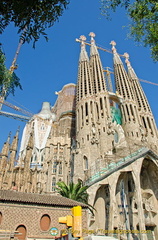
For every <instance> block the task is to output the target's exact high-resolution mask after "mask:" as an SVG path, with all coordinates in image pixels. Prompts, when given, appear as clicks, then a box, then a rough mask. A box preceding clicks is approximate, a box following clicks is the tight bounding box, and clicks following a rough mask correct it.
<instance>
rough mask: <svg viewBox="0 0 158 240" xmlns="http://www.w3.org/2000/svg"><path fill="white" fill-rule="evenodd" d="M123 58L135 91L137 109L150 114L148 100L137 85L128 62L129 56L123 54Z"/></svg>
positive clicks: (136, 79) (136, 78)
mask: <svg viewBox="0 0 158 240" xmlns="http://www.w3.org/2000/svg"><path fill="white" fill-rule="evenodd" d="M124 57H125V63H126V64H127V69H128V75H129V78H130V80H131V81H132V85H133V89H134V90H135V96H136V100H137V103H138V107H139V109H142V110H144V111H145V112H147V111H148V112H150V113H151V109H150V105H149V103H148V100H147V98H146V96H145V93H144V91H143V89H142V87H141V85H140V83H139V79H138V77H137V75H136V73H135V71H134V69H133V67H132V66H131V63H130V61H129V54H128V53H124Z"/></svg>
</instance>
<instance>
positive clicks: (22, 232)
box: [15, 225, 27, 240]
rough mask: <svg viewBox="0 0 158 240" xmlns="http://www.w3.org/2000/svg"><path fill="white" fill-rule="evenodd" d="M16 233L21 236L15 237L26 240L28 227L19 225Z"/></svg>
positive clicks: (16, 235)
mask: <svg viewBox="0 0 158 240" xmlns="http://www.w3.org/2000/svg"><path fill="white" fill-rule="evenodd" d="M16 231H17V232H18V233H19V234H15V237H16V238H17V239H21V240H25V239H26V234H27V230H26V227H25V226H24V225H19V226H18V227H17V228H16Z"/></svg>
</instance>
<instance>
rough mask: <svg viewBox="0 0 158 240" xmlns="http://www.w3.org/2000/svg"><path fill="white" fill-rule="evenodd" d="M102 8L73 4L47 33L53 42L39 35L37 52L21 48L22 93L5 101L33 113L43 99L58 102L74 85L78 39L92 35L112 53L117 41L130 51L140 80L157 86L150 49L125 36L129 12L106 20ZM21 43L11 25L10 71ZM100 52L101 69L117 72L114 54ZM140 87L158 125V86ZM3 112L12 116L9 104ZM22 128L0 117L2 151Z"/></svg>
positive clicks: (80, 0) (80, 1)
mask: <svg viewBox="0 0 158 240" xmlns="http://www.w3.org/2000/svg"><path fill="white" fill-rule="evenodd" d="M99 8H100V2H99V0H71V3H70V4H69V6H68V9H67V10H65V12H64V14H63V16H62V17H60V19H59V22H57V23H56V24H55V25H54V26H53V27H52V28H51V29H49V30H47V31H46V32H47V33H48V37H49V42H46V41H45V39H44V38H43V37H41V39H40V40H39V41H38V42H37V44H36V48H35V49H33V48H32V45H31V44H27V43H25V44H24V45H23V46H22V48H21V51H20V54H19V57H18V61H17V63H18V69H17V70H16V74H17V76H18V77H19V78H20V81H21V84H22V87H23V91H21V90H16V92H15V96H14V97H13V96H9V97H8V99H7V101H9V102H11V103H13V104H15V105H18V104H20V105H21V106H24V107H25V108H27V109H29V111H31V112H33V113H35V114H36V113H38V112H39V111H40V108H41V105H42V102H44V101H48V102H50V104H51V105H52V106H53V105H54V103H55V100H56V95H55V91H59V90H61V89H62V87H63V85H65V84H67V83H76V81H77V69H78V59H79V52H80V44H79V43H77V42H76V41H75V39H76V38H79V37H80V35H85V36H86V37H87V41H89V40H90V38H89V36H88V35H89V33H90V32H94V33H95V34H96V37H95V40H96V43H97V44H98V45H100V46H102V47H103V48H106V49H110V48H111V46H110V45H109V43H110V42H111V40H115V41H116V43H117V46H116V48H117V50H118V52H119V53H121V54H123V53H124V52H128V53H129V55H130V61H131V63H132V66H133V68H134V69H135V71H136V73H137V76H138V77H139V78H140V79H144V80H147V81H151V82H155V83H158V77H157V76H158V63H154V62H153V60H152V59H151V57H150V50H149V49H148V48H145V47H143V46H138V45H137V44H136V43H135V42H134V41H133V40H132V39H128V38H127V33H128V27H124V26H128V24H129V20H128V17H127V16H126V14H125V11H124V10H122V9H119V11H117V12H116V13H113V14H112V15H111V16H112V21H108V20H106V19H105V17H103V16H101V11H100V9H99ZM18 39H19V36H18V35H17V29H15V28H14V27H13V26H9V27H8V28H7V29H6V30H5V32H4V33H3V35H2V36H1V42H2V44H3V50H4V52H5V55H6V58H7V60H6V64H7V67H8V68H9V67H10V65H11V62H12V60H13V57H14V55H15V52H16V48H17V45H18ZM87 51H89V48H88V46H87ZM100 54H101V59H102V63H103V66H104V67H107V66H108V67H111V68H113V62H112V54H110V53H106V52H103V51H102V52H100ZM123 61H124V60H123ZM142 86H143V89H144V91H145V93H146V95H147V97H148V100H149V103H150V106H151V108H152V110H153V114H154V116H155V119H156V122H157V123H158V111H157V108H158V107H157V102H156V99H157V94H158V86H154V85H151V84H147V83H142ZM2 110H3V111H8V112H14V111H13V110H11V109H9V108H8V107H5V106H4V107H3V109H2ZM16 113H18V112H16ZM24 125H25V123H23V122H21V121H18V120H14V119H10V118H6V117H4V116H0V128H1V129H0V148H2V146H3V143H4V142H5V141H6V139H7V136H8V133H9V132H10V131H11V132H12V136H13V135H14V134H15V132H16V130H17V128H18V126H20V128H21V130H20V131H21V133H22V129H23V127H24Z"/></svg>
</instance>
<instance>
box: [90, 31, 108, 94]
mask: <svg viewBox="0 0 158 240" xmlns="http://www.w3.org/2000/svg"><path fill="white" fill-rule="evenodd" d="M89 36H90V37H91V49H90V67H91V76H92V85H93V89H94V93H95V94H97V93H99V92H104V91H106V83H105V78H104V73H103V66H102V63H101V59H100V56H99V53H98V49H97V46H96V44H95V40H94V37H95V33H93V32H90V34H89Z"/></svg>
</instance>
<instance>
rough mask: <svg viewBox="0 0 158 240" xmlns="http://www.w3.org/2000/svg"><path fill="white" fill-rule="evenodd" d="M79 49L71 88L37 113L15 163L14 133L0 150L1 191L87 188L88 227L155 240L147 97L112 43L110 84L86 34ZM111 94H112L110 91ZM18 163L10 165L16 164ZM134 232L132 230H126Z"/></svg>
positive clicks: (156, 161)
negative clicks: (73, 184) (76, 184)
mask: <svg viewBox="0 0 158 240" xmlns="http://www.w3.org/2000/svg"><path fill="white" fill-rule="evenodd" d="M90 37H91V44H90V45H91V46H90V56H88V53H87V51H86V43H85V40H86V38H85V37H84V36H81V37H80V40H79V41H80V42H81V51H80V56H79V65H78V81H77V84H73V83H70V84H67V85H65V86H63V88H62V90H61V91H59V92H56V94H57V100H56V103H55V104H54V106H53V107H50V104H49V103H48V102H44V103H43V105H42V109H41V111H40V112H39V113H38V114H35V115H34V116H33V117H32V118H31V119H30V120H29V121H28V123H27V124H26V126H25V128H24V130H23V135H22V140H21V143H20V150H19V153H18V159H17V157H16V156H17V149H18V133H19V131H17V133H16V135H15V137H14V139H13V141H12V143H11V144H10V136H9V137H8V140H7V141H6V142H5V144H4V146H3V149H2V151H1V161H0V189H5V190H14V191H18V192H24V193H39V194H50V195H53V194H56V192H55V190H56V188H55V187H56V183H57V182H58V181H64V182H65V183H69V182H70V181H74V182H77V181H78V180H80V181H82V182H83V185H87V186H89V188H88V193H89V204H91V205H92V206H93V207H94V208H95V211H94V215H93V214H91V213H89V216H88V226H89V229H98V231H99V229H101V230H103V229H104V230H107V231H108V230H113V231H117V230H118V229H119V230H121V229H129V230H130V231H131V233H132V234H130V238H128V236H127V235H128V234H125V238H124V239H144V240H146V239H147V236H146V235H145V234H144V235H143V234H142V238H139V236H138V235H139V234H138V233H137V232H136V230H138V231H139V232H140V231H142V233H143V231H144V232H145V231H147V230H150V231H151V232H152V239H154V240H156V239H158V224H157V223H158V188H157V186H158V131H157V127H156V124H155V120H154V116H153V114H152V111H151V108H150V105H149V103H148V99H147V97H146V96H145V93H144V91H143V89H142V87H141V85H140V82H139V79H138V77H137V75H136V73H135V71H134V69H133V68H132V65H131V62H130V60H129V55H128V54H127V53H125V54H124V55H123V59H125V64H124V62H122V58H121V56H120V55H119V54H118V52H117V49H116V43H115V42H114V41H111V46H112V53H113V69H114V81H111V78H110V74H109V70H108V69H107V70H106V78H105V73H104V71H105V70H104V69H103V66H102V62H101V58H100V55H99V53H98V49H97V46H96V44H95V40H94V37H95V34H94V33H90ZM113 89H115V90H113ZM15 162H16V164H15ZM132 230H133V232H132Z"/></svg>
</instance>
